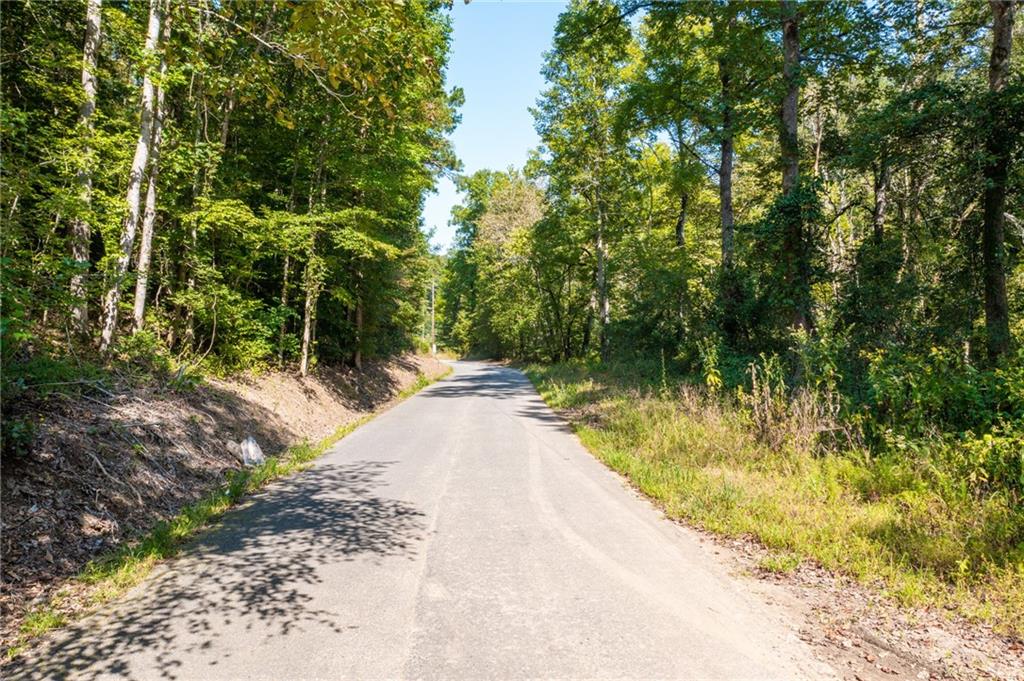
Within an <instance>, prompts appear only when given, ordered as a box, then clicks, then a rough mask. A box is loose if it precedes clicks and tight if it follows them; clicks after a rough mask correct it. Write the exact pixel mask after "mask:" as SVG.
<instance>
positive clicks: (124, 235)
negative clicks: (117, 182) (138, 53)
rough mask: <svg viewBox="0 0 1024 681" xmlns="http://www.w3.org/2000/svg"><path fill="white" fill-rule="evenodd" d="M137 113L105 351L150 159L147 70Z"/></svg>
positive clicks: (106, 306) (152, 26)
mask: <svg viewBox="0 0 1024 681" xmlns="http://www.w3.org/2000/svg"><path fill="white" fill-rule="evenodd" d="M161 2H162V0H150V2H149V27H148V29H147V31H146V53H147V54H152V53H153V52H154V51H155V50H156V47H157V41H158V40H159V36H160V20H161V18H162V16H161V15H162V11H161V10H162V8H161V6H160V3H161ZM139 108H140V115H139V138H138V141H137V142H136V143H135V156H134V158H133V159H132V168H131V173H130V174H129V175H128V192H127V195H126V197H125V198H126V201H125V202H126V203H127V212H126V214H125V217H124V220H123V221H122V223H121V238H120V240H119V243H118V245H119V250H120V253H119V254H118V257H117V263H116V265H115V267H114V276H113V281H112V282H111V285H110V289H109V290H108V291H107V295H106V296H105V298H104V300H103V331H102V333H101V335H100V350H101V351H102V352H106V351H107V350H109V349H110V344H111V343H112V342H113V341H114V334H115V333H116V332H117V306H118V303H120V302H121V285H122V284H123V283H124V276H125V273H126V272H127V271H128V263H129V262H131V257H132V248H133V246H134V245H135V231H136V230H137V229H138V226H139V194H140V191H141V189H142V177H143V174H144V173H145V171H146V165H147V163H148V161H149V150H150V144H151V142H152V134H153V133H152V128H153V79H152V78H151V77H150V73H149V71H148V70H147V71H146V74H145V75H144V76H143V79H142V102H141V104H140V107H139Z"/></svg>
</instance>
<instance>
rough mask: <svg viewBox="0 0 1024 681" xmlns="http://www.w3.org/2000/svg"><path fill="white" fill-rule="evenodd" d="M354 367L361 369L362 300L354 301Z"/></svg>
mask: <svg viewBox="0 0 1024 681" xmlns="http://www.w3.org/2000/svg"><path fill="white" fill-rule="evenodd" d="M352 363H353V364H354V365H355V367H356V369H359V370H360V371H362V370H363V301H362V300H361V299H360V300H357V301H356V351H355V352H354V353H353V355H352Z"/></svg>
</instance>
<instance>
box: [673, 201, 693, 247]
mask: <svg viewBox="0 0 1024 681" xmlns="http://www.w3.org/2000/svg"><path fill="white" fill-rule="evenodd" d="M689 206H690V195H689V194H687V193H686V192H685V191H682V192H679V212H678V213H677V214H676V247H677V248H686V211H687V209H688V208H689Z"/></svg>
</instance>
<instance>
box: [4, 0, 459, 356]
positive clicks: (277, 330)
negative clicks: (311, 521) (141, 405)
mask: <svg viewBox="0 0 1024 681" xmlns="http://www.w3.org/2000/svg"><path fill="white" fill-rule="evenodd" d="M147 12H148V3H104V4H103V8H102V16H101V22H100V35H99V43H98V45H99V52H98V56H97V64H96V67H95V69H94V71H93V73H94V75H95V77H96V82H97V99H96V108H95V111H94V113H93V114H92V115H91V116H90V117H89V118H88V120H85V119H82V118H81V114H80V106H81V104H82V103H83V101H84V97H85V94H84V92H83V89H82V85H81V82H82V81H81V78H82V68H83V59H82V54H83V52H82V50H83V42H82V39H83V35H84V33H85V31H84V28H85V19H86V3H84V2H82V1H81V0H72V1H69V2H65V3H41V4H40V3H32V2H30V3H14V4H12V5H11V7H10V8H5V11H4V12H3V15H2V17H0V20H2V22H3V26H2V29H3V34H4V35H5V36H9V37H10V38H11V40H5V41H4V45H3V62H4V79H3V86H2V90H0V95H2V101H3V106H2V107H0V112H2V116H3V121H2V122H3V127H4V130H5V134H4V135H3V137H2V140H0V145H2V149H0V151H2V154H3V157H4V164H3V168H2V170H0V172H2V179H3V184H4V189H5V191H4V196H5V198H4V201H5V204H4V214H5V226H4V230H3V233H2V235H0V262H2V265H3V278H4V282H3V287H2V296H3V299H2V309H3V313H2V318H0V333H2V346H3V357H2V360H3V362H4V365H5V369H6V368H7V367H8V366H11V365H13V364H16V363H19V362H24V361H27V360H29V359H30V357H31V356H34V355H38V354H40V353H50V354H53V355H54V356H57V355H62V354H71V353H74V354H76V355H78V356H80V357H89V356H93V355H95V351H94V350H93V349H92V344H93V342H94V341H95V340H96V336H97V335H98V330H99V328H100V327H101V325H102V323H103V321H104V319H103V316H104V313H103V311H102V310H101V306H100V302H101V300H102V299H103V298H104V296H107V295H109V294H110V292H111V289H110V287H111V286H120V287H121V290H120V294H121V298H122V300H123V301H124V302H123V303H122V305H121V306H120V309H119V310H118V319H119V322H120V323H119V325H118V326H117V327H116V328H115V333H116V336H117V337H118V339H119V340H118V341H117V343H115V345H114V347H113V348H112V352H110V353H108V354H107V355H106V356H105V357H103V358H102V361H114V362H115V363H122V362H123V363H125V365H126V366H127V367H135V368H136V369H138V368H140V367H141V365H142V364H143V363H145V360H147V357H146V355H149V356H150V357H149V360H151V361H150V363H151V364H152V365H153V367H151V368H152V369H154V370H157V371H166V370H168V369H171V368H172V367H171V366H170V358H171V357H174V358H176V360H177V361H181V362H185V363H188V364H199V363H202V364H203V366H204V367H205V368H207V369H208V370H212V371H216V372H226V371H233V370H237V369H244V368H254V367H260V366H265V365H267V364H270V363H276V362H282V363H288V362H291V361H294V360H296V359H298V358H299V357H300V356H301V355H302V354H303V350H305V352H306V354H308V355H309V357H310V358H311V360H313V361H315V358H316V356H317V355H318V352H322V353H323V354H324V355H325V358H326V359H328V360H330V361H335V362H351V361H353V358H354V356H355V354H356V353H357V352H358V353H361V354H362V356H364V357H365V356H370V355H373V354H386V353H390V352H394V351H399V350H404V349H406V348H409V347H411V346H412V344H413V342H414V339H415V337H416V336H417V335H418V334H419V333H420V332H421V330H422V317H421V313H422V310H423V306H422V305H421V301H423V300H424V299H425V295H426V294H425V291H426V286H425V283H426V276H427V266H426V263H427V261H428V258H429V255H428V252H427V243H426V239H425V238H424V236H423V235H422V233H421V232H420V229H419V214H420V209H421V204H422V200H423V197H424V195H425V193H426V192H428V191H429V190H431V188H432V186H433V184H434V181H435V178H436V176H437V175H438V174H439V173H442V172H445V171H447V170H450V169H454V168H457V166H458V162H457V160H456V159H455V158H454V156H453V155H452V152H451V147H450V145H449V143H448V142H447V140H446V139H445V137H444V136H445V134H446V133H447V132H449V131H450V130H451V129H452V127H453V125H454V124H455V122H456V121H457V115H456V113H455V108H456V107H457V106H458V104H459V103H460V102H461V93H459V92H458V91H457V90H453V91H450V92H449V91H446V90H445V85H444V79H443V71H444V68H445V65H446V62H447V58H448V49H449V44H450V26H449V19H448V17H447V15H446V14H445V12H444V8H443V7H442V6H441V5H439V4H437V3H431V2H424V1H420V0H415V1H413V2H405V3H370V4H367V5H364V6H360V7H358V8H353V7H352V6H351V5H350V3H344V2H333V1H330V2H323V3H314V4H311V5H302V4H299V5H293V4H284V5H281V4H273V3H269V4H253V3H249V2H239V1H237V0H227V1H225V2H221V3H218V4H217V6H216V8H213V7H209V6H198V5H194V4H174V3H172V5H171V7H170V11H169V12H168V13H167V16H166V17H165V22H164V27H165V28H169V33H167V34H166V35H167V36H168V37H166V38H162V39H161V40H160V41H159V42H158V45H157V49H156V50H155V51H154V52H153V53H146V51H145V50H144V49H143V42H144V36H145V32H146V26H147V20H148V16H147ZM412 55H415V56H412ZM161 61H165V62H166V64H167V69H166V73H160V72H159V64H160V62H161ZM144 74H145V75H147V76H149V77H150V78H151V79H152V80H153V83H154V85H155V86H157V87H158V88H160V90H161V93H162V96H163V99H164V102H165V105H164V110H163V113H164V119H163V138H162V142H161V145H160V148H159V149H157V148H155V145H156V139H155V137H154V139H153V144H152V146H153V147H154V148H152V149H151V152H152V153H151V154H150V159H151V162H150V164H149V165H148V166H147V167H146V168H145V169H144V176H143V178H142V180H143V182H142V187H141V197H140V200H141V201H142V202H143V203H144V201H145V196H146V190H147V184H148V181H149V178H150V177H153V176H154V174H155V173H157V172H158V171H159V174H158V175H157V176H156V182H155V184H154V189H155V193H156V205H155V211H156V213H155V220H154V223H153V224H154V235H153V255H152V260H151V262H150V267H149V286H148V289H147V290H146V292H145V295H146V301H145V302H146V309H145V314H144V316H143V319H142V324H141V325H140V324H135V323H133V322H132V314H131V312H132V311H131V305H130V303H133V302H134V301H133V300H132V296H131V293H130V291H131V290H132V289H133V288H134V287H133V285H134V283H135V277H136V276H137V274H138V271H139V269H140V268H141V265H139V264H138V257H139V249H140V247H139V242H140V240H141V227H140V230H139V231H138V233H137V234H136V236H135V239H134V242H133V243H131V244H129V252H131V253H132V261H131V263H130V264H129V269H128V272H127V273H126V275H125V276H114V274H115V268H116V267H117V261H118V258H119V257H120V255H119V253H120V246H119V242H120V241H121V240H123V239H124V238H125V233H124V232H123V231H122V218H123V217H124V214H125V206H126V196H125V186H126V181H127V178H128V175H129V171H130V165H131V162H132V156H133V153H132V152H133V150H134V149H135V143H136V139H137V136H138V132H139V120H140V111H139V110H138V106H139V101H140V97H139V87H140V84H141V83H142V78H143V75H144ZM153 113H154V115H155V113H156V112H153ZM157 152H159V164H157V163H156V160H155V157H156V154H157ZM83 173H84V176H86V177H88V182H89V185H88V186H89V187H90V189H89V191H84V190H83V188H82V184H81V179H82V177H83ZM76 221H84V223H85V224H86V225H87V226H88V228H89V231H90V235H89V236H88V237H87V238H88V243H86V244H85V248H86V250H87V251H88V257H87V261H82V262H77V261H75V260H74V259H72V257H71V254H72V244H73V243H75V240H76V238H77V237H76V235H75V233H74V230H73V229H72V226H73V225H74V224H75V223H76ZM76 276H82V277H84V280H83V284H82V287H83V293H84V294H83V295H82V296H78V295H76V294H75V293H73V291H72V286H71V281H72V278H73V277H76ZM307 299H308V305H307ZM83 306H84V307H85V308H86V309H87V310H88V313H89V323H88V324H86V325H85V327H84V328H83V329H79V328H78V323H77V322H76V320H75V315H74V313H75V311H76V310H78V309H81V308H82V307H83ZM357 310H358V311H359V315H357ZM360 315H361V317H362V323H361V324H357V322H356V318H357V316H360ZM138 326H141V327H142V328H143V329H145V331H139V329H138V328H136V327H138ZM357 326H359V328H356V327H357ZM307 327H308V328H309V329H310V333H309V334H308V336H309V341H308V343H307V346H308V347H306V348H303V336H304V331H305V329H306V328H307Z"/></svg>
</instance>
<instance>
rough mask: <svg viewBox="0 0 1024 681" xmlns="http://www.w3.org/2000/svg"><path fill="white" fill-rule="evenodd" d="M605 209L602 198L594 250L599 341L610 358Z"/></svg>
mask: <svg viewBox="0 0 1024 681" xmlns="http://www.w3.org/2000/svg"><path fill="white" fill-rule="evenodd" d="M604 227H605V225H604V210H603V209H602V208H601V204H600V198H599V199H598V208H597V234H596V236H595V239H594V252H595V254H596V257H597V273H596V281H595V283H596V288H597V301H596V302H597V310H596V312H597V322H598V326H599V336H598V342H599V343H600V353H601V359H607V358H608V347H609V345H608V341H609V339H608V322H609V321H610V306H609V303H608V263H607V260H608V254H607V253H606V252H605V243H604Z"/></svg>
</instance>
